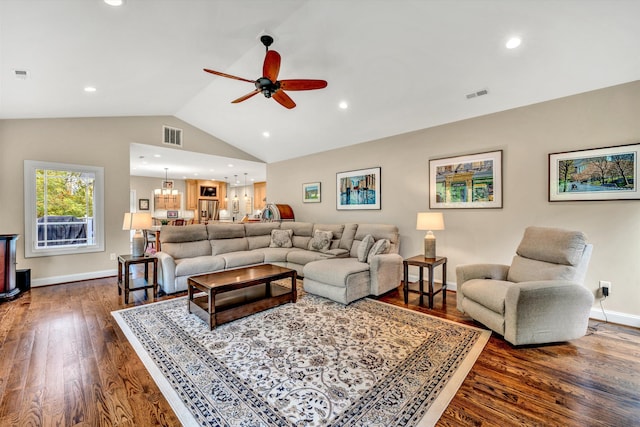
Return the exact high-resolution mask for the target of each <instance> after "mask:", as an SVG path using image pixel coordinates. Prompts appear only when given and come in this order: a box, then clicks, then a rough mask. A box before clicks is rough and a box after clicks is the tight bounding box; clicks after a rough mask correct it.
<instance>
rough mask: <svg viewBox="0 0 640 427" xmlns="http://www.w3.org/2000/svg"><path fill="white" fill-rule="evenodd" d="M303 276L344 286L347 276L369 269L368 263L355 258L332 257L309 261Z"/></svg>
mask: <svg viewBox="0 0 640 427" xmlns="http://www.w3.org/2000/svg"><path fill="white" fill-rule="evenodd" d="M303 271H304V277H305V279H306V278H309V279H312V280H314V281H316V282H320V283H326V284H329V285H332V286H342V287H344V286H346V285H347V283H348V276H350V275H353V274H358V273H362V272H365V271H369V264H367V263H364V262H360V261H358V260H357V259H356V258H333V259H328V260H325V261H322V262H310V263H308V264H307V265H305V266H304V270H303Z"/></svg>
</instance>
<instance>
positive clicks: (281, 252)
mask: <svg viewBox="0 0 640 427" xmlns="http://www.w3.org/2000/svg"><path fill="white" fill-rule="evenodd" d="M301 250H302V249H298V248H259V249H254V252H260V253H262V254H263V256H264V262H265V263H271V262H286V261H287V255H288V254H289V252H291V251H301Z"/></svg>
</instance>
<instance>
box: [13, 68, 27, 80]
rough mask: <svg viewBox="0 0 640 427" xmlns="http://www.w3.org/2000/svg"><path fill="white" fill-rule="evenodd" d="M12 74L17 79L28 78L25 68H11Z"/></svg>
mask: <svg viewBox="0 0 640 427" xmlns="http://www.w3.org/2000/svg"><path fill="white" fill-rule="evenodd" d="M13 75H14V77H15V78H16V79H18V80H27V79H28V78H29V71H27V70H13Z"/></svg>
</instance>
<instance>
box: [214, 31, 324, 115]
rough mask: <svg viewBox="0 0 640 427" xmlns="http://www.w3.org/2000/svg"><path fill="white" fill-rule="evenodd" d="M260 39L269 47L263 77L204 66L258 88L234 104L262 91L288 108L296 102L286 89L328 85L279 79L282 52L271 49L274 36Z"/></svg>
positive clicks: (308, 88) (264, 36)
mask: <svg viewBox="0 0 640 427" xmlns="http://www.w3.org/2000/svg"><path fill="white" fill-rule="evenodd" d="M260 41H261V42H262V44H263V45H264V46H265V47H266V49H267V54H266V56H265V57H264V64H263V65H262V77H260V78H259V79H258V80H249V79H244V78H242V77H237V76H232V75H231V74H226V73H221V72H220V71H214V70H209V69H208V68H204V71H206V72H207V73H211V74H215V75H218V76H222V77H227V78H230V79H235V80H241V81H243V82H249V83H253V84H254V85H255V86H256V88H255V90H254V91H253V92H250V93H248V94H246V95H244V96H241V97H240V98H238V99H236V100H234V101H231V103H232V104H237V103H238V102H242V101H246V100H247V99H249V98H251V97H252V96H254V95H256V94H258V93H262V94H263V95H264V96H265V98H273V99H275V100H276V101H277V102H278V103H279V104H281V105H282V106H284V107H286V108H289V109H291V108H294V107H295V106H296V103H295V102H293V99H291V98H290V97H289V95H287V94H286V93H285V89H286V90H312V89H323V88H325V87H327V82H326V81H324V80H310V79H294V80H278V72H279V71H280V54H279V53H278V52H276V51H275V50H269V46H271V44H272V43H273V37H271V36H268V35H263V36H261V37H260Z"/></svg>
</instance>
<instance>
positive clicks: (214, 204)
mask: <svg viewBox="0 0 640 427" xmlns="http://www.w3.org/2000/svg"><path fill="white" fill-rule="evenodd" d="M198 206H199V208H200V209H199V210H198V215H199V217H200V218H199V219H200V223H203V222H206V221H216V220H218V219H219V208H218V201H217V200H199V203H198Z"/></svg>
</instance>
